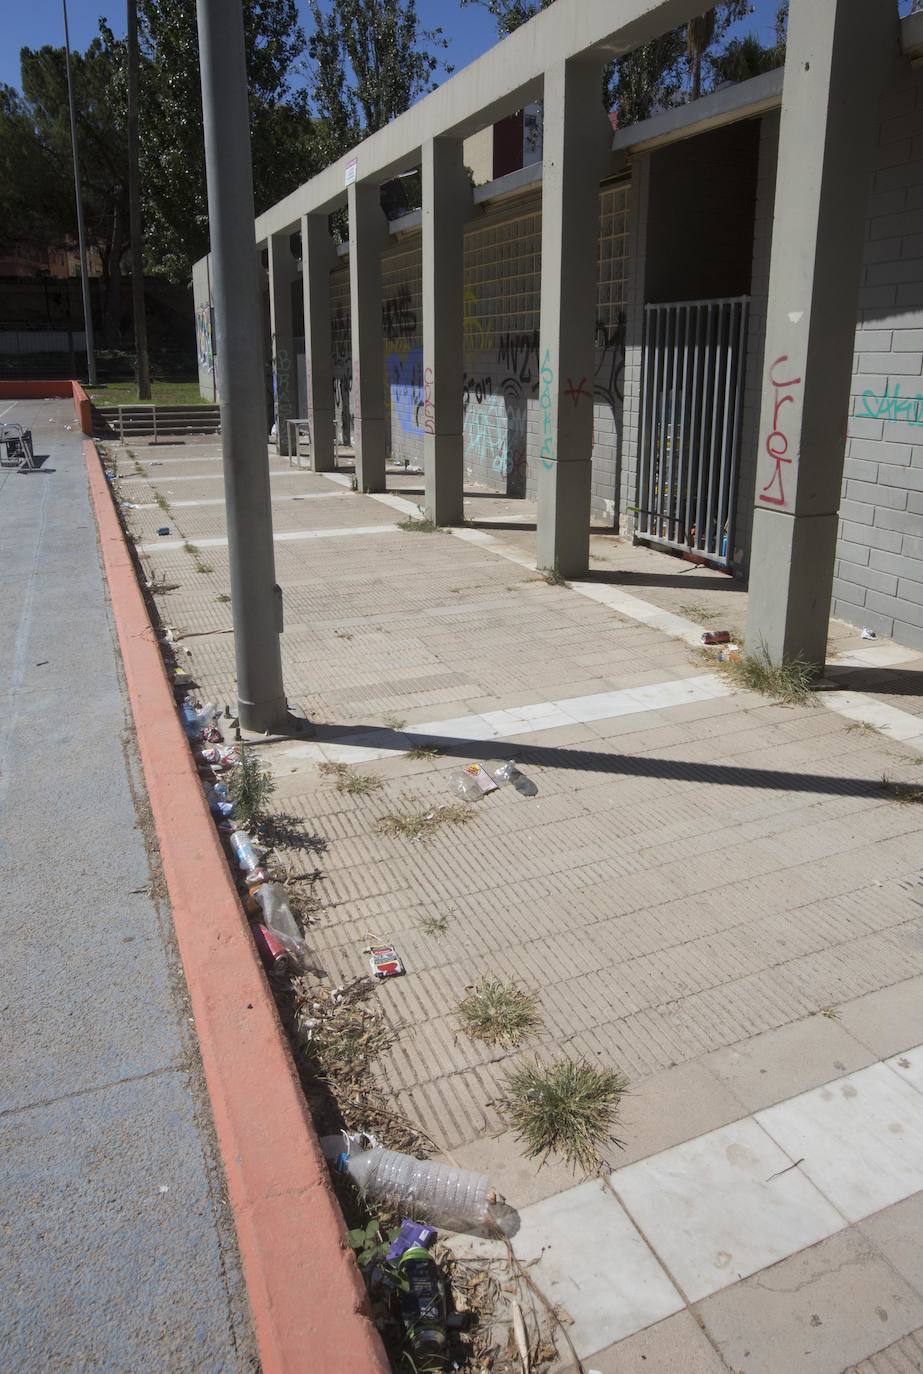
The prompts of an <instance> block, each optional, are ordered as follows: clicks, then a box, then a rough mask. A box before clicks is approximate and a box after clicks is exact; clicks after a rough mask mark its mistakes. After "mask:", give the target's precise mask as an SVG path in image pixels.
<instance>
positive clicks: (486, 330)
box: [464, 286, 494, 353]
mask: <svg viewBox="0 0 923 1374" xmlns="http://www.w3.org/2000/svg"><path fill="white" fill-rule="evenodd" d="M478 305H479V300H478V293H477V292H476V291H475V289H474V287H471V286H469V287H466V288H465V301H464V321H465V352H466V353H486V352H487V351H488V349H491V348H493V346H494V335H493V330H492V329H491V328H490V326H489V324H485V322H484V321H483V320H482V319H481V315H480V311H479V310H478Z"/></svg>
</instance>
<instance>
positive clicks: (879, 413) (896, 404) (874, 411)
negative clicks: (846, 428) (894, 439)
mask: <svg viewBox="0 0 923 1374" xmlns="http://www.w3.org/2000/svg"><path fill="white" fill-rule="evenodd" d="M856 414H857V415H859V416H861V417H862V418H863V419H870V420H890V421H891V422H892V423H895V422H898V421H902V422H903V423H904V424H905V425H923V396H921V395H920V393H919V392H917V394H916V396H902V395H901V384H900V382H895V383H894V389H893V390H892V388H891V383H890V382H885V389H884V391H883V392H882V393H881V395H879V394H878V392H877V391H873V390H871V389H869V390H867V391H863V393H862V409H861V410H857V411H856Z"/></svg>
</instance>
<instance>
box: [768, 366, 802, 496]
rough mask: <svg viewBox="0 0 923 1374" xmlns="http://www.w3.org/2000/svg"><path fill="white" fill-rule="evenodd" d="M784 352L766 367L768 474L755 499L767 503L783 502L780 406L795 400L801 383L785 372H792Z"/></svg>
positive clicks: (785, 456)
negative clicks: (769, 415) (769, 407)
mask: <svg viewBox="0 0 923 1374" xmlns="http://www.w3.org/2000/svg"><path fill="white" fill-rule="evenodd" d="M793 371H794V368H793V367H792V365H791V363H790V361H789V358H788V355H787V354H785V353H783V354H782V356H781V357H779V358H776V359H775V361H774V362H773V364H772V366H771V367H770V369H769V384H770V386H771V387H772V389H773V407H772V429H771V430H770V432H769V433H768V434H767V435H766V442H765V445H764V447H765V450H766V453H767V455H768V456H769V458H770V459H771V461H772V463H773V470H772V476H771V477H770V479H769V481H768V482H767V483H766V485H765V486H764V487H763V488H762V489H761V490H760V495H759V499H760V500H761V501H762V502H763V503H764V504H765V505H767V506H786V505H787V504H788V498H787V497H786V495H785V468H786V467H787V466H788V465H789V464H790V463H791V462H792V458H791V456H790V455H789V451H788V435H787V434H786V432H785V419H786V416H785V415H784V414H783V409H784V407H785V406H787V405H794V404H795V389H796V388H797V387H799V386H801V378H800V377H793V376H789V375H788V374H789V373H791V372H793ZM780 373H784V374H785V376H784V377H780V375H779V374H780Z"/></svg>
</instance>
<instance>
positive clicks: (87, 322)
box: [61, 0, 96, 386]
mask: <svg viewBox="0 0 923 1374" xmlns="http://www.w3.org/2000/svg"><path fill="white" fill-rule="evenodd" d="M61 3H62V5H63V7H64V61H65V65H66V67H67V103H68V107H69V109H70V120H71V149H72V151H73V154H74V193H75V195H76V197H77V248H78V250H79V252H80V283H81V287H82V289H83V329H84V334H85V337H86V344H87V385H88V386H95V385H96V352H95V349H94V346H93V306H92V303H91V301H90V274H89V272H88V270H87V236H86V230H85V228H84V224H83V193H82V192H81V190H80V154H79V152H78V151H77V110H76V106H75V104H74V79H73V76H72V74H71V41H70V35H69V33H68V30H67V0H61Z"/></svg>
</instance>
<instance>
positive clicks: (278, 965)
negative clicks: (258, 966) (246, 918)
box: [250, 921, 290, 973]
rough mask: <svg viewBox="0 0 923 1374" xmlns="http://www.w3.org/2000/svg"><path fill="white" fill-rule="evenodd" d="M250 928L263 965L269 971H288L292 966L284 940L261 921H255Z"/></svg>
mask: <svg viewBox="0 0 923 1374" xmlns="http://www.w3.org/2000/svg"><path fill="white" fill-rule="evenodd" d="M250 929H251V930H252V932H253V939H254V942H255V944H256V947H257V949H258V951H259V955H260V958H261V959H262V961H263V967H264V968H265V969H266V970H267V972H269V973H287V972H288V970H289V967H290V964H289V955H288V950H287V949H286V947H285V943H284V941H282V940H280V939H279V937H278V935H276V933H275V932H274V931H272V930H269V929H267V927H266V926H264V925H261V924H260V922H259V921H253V922H252V923H251V926H250Z"/></svg>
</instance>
